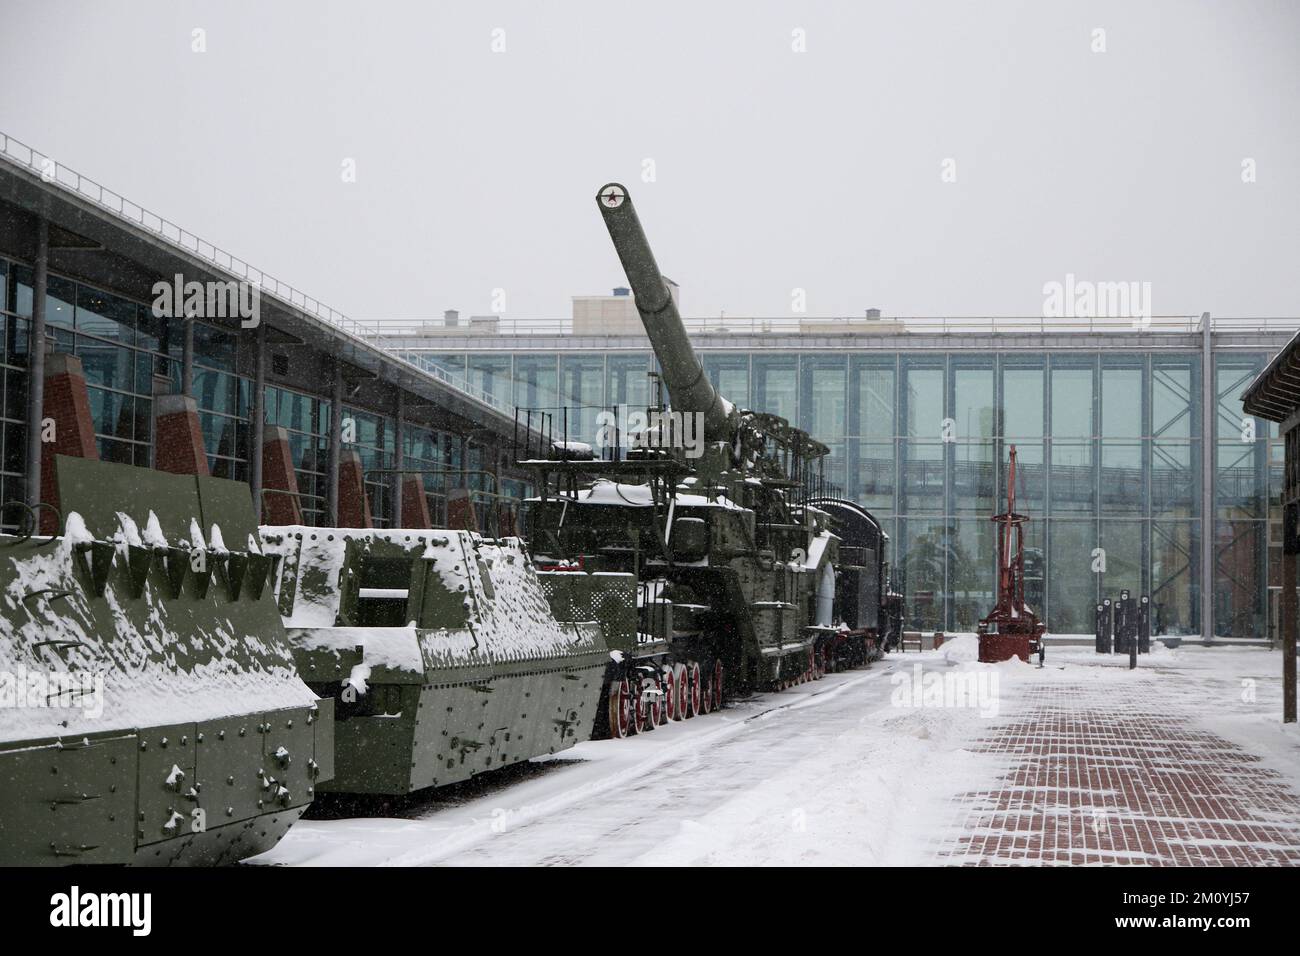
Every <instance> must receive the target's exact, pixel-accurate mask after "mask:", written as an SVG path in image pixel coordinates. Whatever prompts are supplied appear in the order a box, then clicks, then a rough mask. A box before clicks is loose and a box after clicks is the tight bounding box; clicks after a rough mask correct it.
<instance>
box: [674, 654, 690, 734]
mask: <svg viewBox="0 0 1300 956" xmlns="http://www.w3.org/2000/svg"><path fill="white" fill-rule="evenodd" d="M673 678H674V679H675V680H676V681H677V719H678V720H685V719H686V718H687V717H689V716H691V714H690V706H691V705H690V701H689V698H690V679H689V678H688V677H687V675H686V665H685V664H675V665H673Z"/></svg>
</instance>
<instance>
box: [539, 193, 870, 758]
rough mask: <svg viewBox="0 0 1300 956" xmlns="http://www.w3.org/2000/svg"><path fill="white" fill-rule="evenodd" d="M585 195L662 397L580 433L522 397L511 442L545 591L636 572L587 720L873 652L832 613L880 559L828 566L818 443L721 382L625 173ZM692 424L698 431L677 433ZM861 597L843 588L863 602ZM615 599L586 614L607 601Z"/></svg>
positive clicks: (700, 708)
mask: <svg viewBox="0 0 1300 956" xmlns="http://www.w3.org/2000/svg"><path fill="white" fill-rule="evenodd" d="M597 204H598V205H599V207H600V211H601V215H602V217H603V218H604V221H605V225H606V227H607V228H608V230H609V234H610V238H611V239H612V240H613V244H614V248H615V250H616V252H617V253H618V257H619V260H620V262H621V263H622V266H623V270H624V272H625V273H626V275H627V280H628V284H629V286H630V287H631V290H632V292H633V295H634V296H635V303H636V308H637V311H638V313H639V314H640V317H641V321H642V323H643V325H644V326H645V330H646V334H647V335H648V337H649V339H650V344H651V346H652V347H653V349H654V354H655V357H656V358H657V360H658V364H659V369H660V371H659V374H658V383H659V390H660V392H661V394H660V396H659V398H660V401H659V402H658V405H657V407H655V408H652V409H647V410H646V413H645V415H644V416H643V421H642V423H641V424H640V425H639V427H637V428H635V429H628V430H626V431H625V430H623V429H622V428H621V426H620V425H619V424H618V422H619V421H620V419H619V417H618V416H617V415H614V414H612V413H611V414H610V418H612V419H613V421H607V423H606V424H605V425H603V426H602V428H601V429H600V430H599V432H598V433H597V434H596V435H595V436H594V437H595V439H596V440H595V442H594V444H588V443H584V442H577V441H570V440H569V436H568V435H567V434H562V435H561V436H560V440H558V441H557V440H555V437H556V436H555V425H554V421H555V412H554V410H547V409H520V410H518V411H517V413H516V414H517V416H518V417H519V425H520V428H519V429H518V430H519V432H520V434H522V435H524V436H527V437H526V438H525V439H524V440H523V442H522V444H521V447H520V449H519V454H517V458H518V459H519V463H520V464H521V465H526V466H528V467H529V468H531V469H532V470H533V472H534V473H535V474H536V476H537V486H538V492H539V493H538V495H537V496H536V497H534V498H532V499H530V501H529V504H528V510H527V518H526V523H527V537H528V540H529V542H530V545H531V547H532V550H533V552H534V556H535V558H536V560H537V561H538V563H539V565H540V566H542V567H544V568H553V569H554V568H563V569H567V570H569V571H570V572H571V573H570V574H569V575H567V576H564V577H560V578H555V579H553V580H552V581H551V582H550V589H551V592H552V598H553V600H555V601H557V602H559V603H561V604H562V603H564V602H565V601H566V600H569V595H570V594H576V593H577V591H578V590H579V589H582V588H584V587H586V588H589V587H590V581H591V580H594V579H597V578H598V577H599V576H600V575H602V574H609V573H622V574H630V575H632V576H633V577H634V578H635V581H636V602H635V627H634V628H626V629H624V630H623V633H624V635H625V636H624V637H623V638H622V639H621V641H619V640H618V639H616V640H615V643H614V644H613V647H612V649H613V650H614V651H615V652H616V653H615V654H614V655H613V656H614V658H615V659H614V660H613V661H612V662H611V663H610V665H609V666H608V667H607V671H606V676H605V692H604V693H605V698H606V700H607V703H608V706H607V714H606V715H603V716H602V719H601V720H599V721H598V723H597V727H596V732H597V733H598V734H604V733H608V734H610V735H612V736H624V735H626V734H628V733H630V732H639V731H641V730H645V729H649V728H652V727H654V726H655V725H656V724H658V723H660V722H662V721H664V720H666V719H674V718H682V717H691V716H694V715H695V714H697V713H704V712H708V711H709V710H711V709H713V708H716V707H719V706H721V705H722V702H723V700H724V699H726V698H727V697H730V696H734V695H747V694H750V693H752V692H753V691H755V690H765V689H776V690H780V689H784V688H786V687H788V686H790V685H791V684H794V683H800V682H803V681H805V680H810V679H816V678H819V677H821V676H822V675H823V674H824V673H825V672H826V671H827V670H828V669H833V668H837V667H844V666H853V665H856V664H860V663H865V662H866V661H867V660H869V659H870V658H872V657H874V656H876V655H877V654H879V653H880V652H881V649H882V648H881V642H880V641H878V640H874V639H869V637H868V635H869V634H872V633H874V631H872V629H871V628H867V627H860V626H859V623H861V622H859V621H857V620H844V617H843V613H842V612H843V611H844V610H845V606H846V604H847V602H845V601H844V600H843V597H844V596H845V594H846V587H847V588H849V589H850V590H853V591H854V592H855V594H857V593H858V591H857V589H858V588H859V587H860V586H862V587H865V584H863V583H862V581H861V580H860V579H861V578H862V576H863V575H866V574H868V573H870V574H875V573H876V571H877V570H878V567H877V566H873V567H870V568H868V567H866V566H865V565H863V564H861V563H853V562H843V567H841V571H842V572H844V573H843V574H841V575H837V566H840V565H841V564H842V560H841V559H842V556H841V547H840V543H841V542H840V537H839V536H838V535H837V534H835V532H834V527H833V524H834V522H833V520H832V517H831V515H830V514H829V513H828V512H827V511H826V510H823V509H822V508H820V507H818V504H819V502H829V501H839V500H840V498H839V496H838V494H837V493H835V492H834V491H833V489H831V488H830V486H829V485H828V483H827V482H825V480H824V477H823V471H822V463H823V462H824V459H825V457H826V456H827V455H828V454H829V449H828V448H827V446H826V445H824V444H822V443H821V442H818V441H816V440H815V439H814V438H812V437H811V436H810V435H808V434H807V433H806V432H805V431H803V430H801V429H799V428H796V427H794V426H792V425H791V424H790V423H789V422H787V421H786V420H785V419H783V418H781V417H779V416H776V415H771V414H765V413H762V412H754V411H743V410H741V409H738V408H737V407H736V406H735V405H733V404H732V403H731V402H729V401H727V399H726V398H724V397H723V396H722V395H721V394H719V393H718V391H717V390H716V389H715V388H714V387H713V385H712V384H711V383H710V381H709V379H708V377H707V375H706V374H705V371H704V367H703V365H702V364H701V362H700V360H699V358H698V357H697V356H696V354H695V350H694V349H693V348H692V346H691V342H690V340H689V338H688V336H687V333H686V329H685V326H684V325H683V323H682V319H681V316H680V314H679V313H678V311H677V306H676V303H675V301H674V300H673V297H672V294H671V292H670V289H669V287H668V285H667V284H666V283H665V280H664V278H663V276H662V275H661V273H660V271H659V267H658V265H657V263H656V262H655V258H654V255H653V253H652V252H651V250H650V246H649V243H648V242H647V240H646V237H645V233H644V232H643V231H642V228H641V223H640V221H639V220H638V218H637V214H636V211H635V209H634V208H633V206H632V201H631V198H630V197H629V196H628V193H627V190H626V189H625V188H624V187H623V186H621V185H619V184H617V183H610V184H608V185H606V186H603V187H602V188H601V189H600V191H599V192H598V194H597ZM663 389H666V391H667V398H668V403H667V405H665V403H664V402H663V401H662V390H663ZM564 421H565V422H566V423H567V421H568V418H567V414H566V417H565V419H564ZM628 431H632V432H634V433H632V434H628ZM538 433H540V435H541V437H540V438H539V439H537V440H536V441H534V436H535V435H537V434H538ZM692 435H698V436H700V437H702V441H700V442H698V443H693V444H689V445H688V443H687V442H686V441H684V440H683V439H686V438H688V437H690V436H692ZM873 560H878V556H876V557H875V558H874V559H873ZM841 577H842V578H843V580H840V578H841ZM878 590H879V589H878V588H877V591H878ZM862 593H865V592H862ZM608 597H609V598H611V599H612V598H613V597H614V595H613V594H612V593H610V594H609V595H608ZM869 603H870V602H854V605H855V607H857V605H858V604H861V608H860V609H861V611H862V612H863V614H864V615H865V614H866V613H867V610H868V608H867V605H868V604H869ZM611 605H612V602H611V601H609V600H607V601H606V602H605V606H604V607H602V608H598V609H597V616H598V617H599V616H602V615H603V616H606V617H609V616H613V615H614V614H616V613H618V609H617V608H615V607H613V606H611ZM872 620H873V621H874V618H873V619H872Z"/></svg>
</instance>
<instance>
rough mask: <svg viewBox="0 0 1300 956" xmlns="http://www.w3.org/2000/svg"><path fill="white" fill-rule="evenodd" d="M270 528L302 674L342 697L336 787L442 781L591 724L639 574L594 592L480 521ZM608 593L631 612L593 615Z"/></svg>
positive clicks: (561, 742) (556, 746)
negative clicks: (544, 568)
mask: <svg viewBox="0 0 1300 956" xmlns="http://www.w3.org/2000/svg"><path fill="white" fill-rule="evenodd" d="M261 534H262V545H263V548H264V549H265V551H266V552H267V553H268V554H271V555H274V556H275V557H276V563H277V565H278V567H277V571H276V579H277V584H276V588H277V593H278V598H279V606H280V612H281V614H282V615H283V618H284V623H285V625H286V626H287V628H288V633H289V639H290V641H291V642H292V645H293V654H294V659H295V661H296V662H297V666H298V671H299V673H300V674H301V675H302V677H303V679H304V680H305V681H306V682H307V684H308V686H309V687H311V688H312V689H313V690H315V691H316V692H317V693H319V694H322V695H328V696H330V697H332V698H333V699H334V702H335V707H336V710H335V712H336V716H337V724H336V738H335V739H336V747H337V749H336V764H337V773H336V775H335V777H334V779H333V780H332V781H331V782H330V784H329V785H328V787H327V788H326V789H329V790H331V791H339V792H344V793H355V794H392V795H396V794H405V793H409V792H411V791H415V790H421V789H424V788H427V787H440V786H446V785H448V784H452V783H457V782H459V781H462V780H466V779H468V778H470V777H472V776H474V775H476V774H479V773H482V772H484V771H490V770H494V769H497V768H500V767H503V766H507V765H509V764H512V763H516V762H518V761H521V760H527V759H529V758H530V757H534V756H537V755H540V754H549V753H555V752H556V751H559V750H562V749H565V748H567V747H571V746H573V745H574V744H576V743H579V742H580V741H583V740H586V739H587V738H588V737H589V736H590V732H591V728H592V725H593V723H594V715H595V712H596V710H597V703H598V700H599V697H600V691H601V685H602V681H603V679H604V676H605V671H606V668H607V666H608V665H609V664H610V648H611V646H612V639H614V638H615V634H614V630H615V628H616V626H618V623H617V622H618V621H619V620H622V621H623V625H624V626H626V627H627V628H628V629H629V630H630V628H631V627H632V621H633V619H632V616H631V610H630V609H631V607H632V601H633V590H634V585H633V580H632V577H631V575H609V576H607V577H605V578H603V579H602V580H601V581H599V582H597V583H596V584H595V585H594V587H595V589H596V590H597V591H598V592H599V593H598V594H596V595H593V594H592V593H591V592H592V589H593V585H591V584H590V583H589V581H590V578H589V576H588V575H565V574H563V573H555V574H546V573H541V574H539V572H538V571H537V570H536V569H535V568H534V567H533V565H532V562H531V561H530V559H529V557H528V555H527V553H526V552H525V550H524V548H523V546H522V545H521V544H520V542H519V541H518V539H515V538H500V539H490V538H484V537H482V536H480V535H479V534H476V533H473V532H469V531H447V530H438V531H427V530H371V529H358V528H311V527H299V526H284V527H264V528H262V529H261ZM568 578H573V579H574V582H570V581H568V580H567V579H568ZM578 579H581V580H580V581H579V580H578ZM611 596H612V597H613V599H614V600H613V603H615V604H617V603H619V602H620V601H621V603H623V604H626V606H627V607H628V609H629V614H628V615H625V616H624V618H622V619H619V618H618V617H617V616H616V615H604V618H605V621H606V623H603V624H602V623H598V622H597V620H596V617H597V615H596V614H595V613H593V610H592V604H593V600H594V601H595V602H597V603H600V602H602V601H608V600H609V599H610V598H611Z"/></svg>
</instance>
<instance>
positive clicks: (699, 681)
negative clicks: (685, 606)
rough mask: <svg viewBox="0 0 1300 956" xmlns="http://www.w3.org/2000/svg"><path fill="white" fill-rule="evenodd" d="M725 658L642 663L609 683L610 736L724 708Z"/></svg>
mask: <svg viewBox="0 0 1300 956" xmlns="http://www.w3.org/2000/svg"><path fill="white" fill-rule="evenodd" d="M722 676H723V675H722V661H715V662H714V664H713V667H712V668H711V669H709V668H705V667H701V666H700V663H699V662H698V661H687V662H685V663H678V664H664V665H662V666H655V665H642V666H640V667H637V668H635V669H634V670H633V671H632V673H631V674H630V675H629V676H627V677H623V678H619V679H616V680H614V681H613V682H611V683H610V685H609V708H608V713H609V736H610V737H627V736H630V735H632V734H643V733H647V732H648V731H651V730H654V728H656V727H659V726H662V725H663V724H666V723H668V722H669V721H672V720H689V719H690V718H692V717H697V716H699V715H701V714H708V713H711V712H712V711H714V710H719V709H721V708H722Z"/></svg>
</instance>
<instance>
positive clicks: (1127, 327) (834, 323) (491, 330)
mask: <svg viewBox="0 0 1300 956" xmlns="http://www.w3.org/2000/svg"><path fill="white" fill-rule="evenodd" d="M682 321H683V322H684V324H685V325H686V329H687V331H688V332H690V333H692V334H694V335H754V336H762V335H772V336H778V335H779V336H804V335H808V336H812V335H1057V334H1086V333H1091V334H1107V335H1119V334H1151V333H1156V334H1161V333H1164V334H1168V333H1184V334H1186V333H1199V332H1200V331H1201V316H1199V315H1155V316H1151V318H1150V319H1135V318H1129V317H1112V316H1081V317H1068V316H1067V317H1062V318H1051V317H1045V316H1036V315H1035V316H1016V315H996V316H993V315H990V316H917V315H908V316H881V317H880V318H865V317H861V316H848V317H840V316H836V317H824V318H815V317H809V316H776V317H771V318H761V317H736V318H732V317H727V316H721V317H718V318H701V317H695V318H684V319H683V320H682ZM1210 322H1211V327H1212V328H1213V329H1214V330H1215V331H1219V332H1294V331H1295V330H1296V329H1298V328H1300V317H1295V316H1275V317H1213V318H1211V320H1210ZM374 327H375V328H376V329H377V331H376V333H375V336H376V341H379V342H385V341H387V342H390V343H391V341H392V340H394V339H403V340H408V341H409V340H410V339H427V340H428V341H429V342H430V346H429V347H431V348H437V347H438V343H439V342H443V343H446V342H447V341H448V340H450V339H458V338H480V337H507V338H508V337H521V338H523V337H530V336H538V337H541V336H571V335H592V336H599V337H602V338H603V337H614V338H617V337H628V338H644V337H645V332H644V331H643V330H642V329H641V327H640V325H639V323H634V322H626V323H618V322H613V323H611V322H603V323H596V322H585V321H578V322H576V323H575V321H574V320H573V319H515V318H506V317H504V316H501V317H498V316H475V317H472V318H471V319H470V320H469V322H468V323H465V322H462V323H460V324H457V325H450V326H449V325H445V324H444V322H443V320H442V319H428V320H422V319H376V320H375V323H374Z"/></svg>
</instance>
